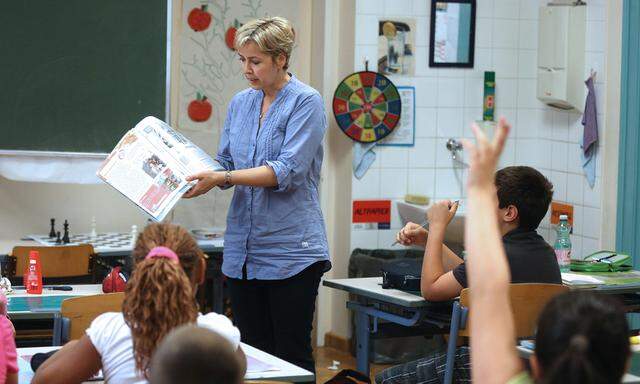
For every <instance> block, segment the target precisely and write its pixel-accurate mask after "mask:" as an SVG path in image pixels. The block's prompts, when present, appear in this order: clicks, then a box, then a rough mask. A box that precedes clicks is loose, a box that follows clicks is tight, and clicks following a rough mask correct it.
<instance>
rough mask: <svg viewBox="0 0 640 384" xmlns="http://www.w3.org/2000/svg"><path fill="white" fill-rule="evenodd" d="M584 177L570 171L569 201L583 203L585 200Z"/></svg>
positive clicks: (568, 180) (568, 179)
mask: <svg viewBox="0 0 640 384" xmlns="http://www.w3.org/2000/svg"><path fill="white" fill-rule="evenodd" d="M582 179H583V177H582V176H580V175H575V174H572V173H570V174H569V175H567V202H568V203H571V204H574V205H575V204H577V205H582V202H583V196H582V194H583V192H582V191H583V184H582Z"/></svg>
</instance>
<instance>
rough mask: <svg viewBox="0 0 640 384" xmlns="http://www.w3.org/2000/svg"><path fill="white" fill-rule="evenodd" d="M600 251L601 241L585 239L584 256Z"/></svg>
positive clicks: (583, 240) (583, 245) (583, 241)
mask: <svg viewBox="0 0 640 384" xmlns="http://www.w3.org/2000/svg"><path fill="white" fill-rule="evenodd" d="M599 250H600V240H598V239H592V238H590V237H584V238H583V239H582V254H583V257H584V256H588V255H590V254H592V253H594V252H596V251H599Z"/></svg>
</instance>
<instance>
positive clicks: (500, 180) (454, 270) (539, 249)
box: [376, 166, 562, 384]
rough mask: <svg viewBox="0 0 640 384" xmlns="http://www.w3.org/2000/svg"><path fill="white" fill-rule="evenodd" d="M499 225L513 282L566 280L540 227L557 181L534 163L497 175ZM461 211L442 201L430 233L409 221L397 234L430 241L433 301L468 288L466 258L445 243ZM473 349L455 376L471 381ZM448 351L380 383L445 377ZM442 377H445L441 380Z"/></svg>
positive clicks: (427, 290)
mask: <svg viewBox="0 0 640 384" xmlns="http://www.w3.org/2000/svg"><path fill="white" fill-rule="evenodd" d="M495 184H496V190H497V194H498V207H496V209H497V210H498V218H499V226H500V231H501V234H502V240H503V242H504V247H505V252H506V254H507V259H508V261H509V267H510V270H511V281H512V282H513V283H552V284H562V278H561V276H560V269H559V268H558V262H557V261H556V256H555V253H554V251H553V248H551V246H550V245H549V244H547V242H546V241H545V240H544V239H543V238H542V236H540V235H538V233H537V232H536V229H537V228H538V225H539V224H540V222H541V221H542V219H543V218H544V216H545V214H546V213H547V210H548V209H549V204H550V203H551V198H552V196H553V185H552V184H551V183H550V182H549V180H547V178H546V177H544V175H542V174H541V173H540V172H538V171H537V170H535V169H534V168H531V167H525V166H514V167H506V168H503V169H501V170H499V171H498V172H496V176H495ZM457 209H458V204H457V203H452V202H450V201H442V202H438V203H436V204H434V205H433V206H432V207H431V208H430V209H429V210H428V212H427V219H428V220H429V231H428V232H427V231H426V230H425V229H424V228H422V227H421V226H419V225H418V224H414V223H408V224H407V225H406V226H405V227H404V228H403V229H402V230H401V231H400V232H399V233H398V236H397V240H398V242H399V243H401V244H403V245H426V247H425V253H424V259H423V262H422V277H421V282H420V285H421V286H420V288H421V291H422V296H423V297H424V298H425V299H427V300H430V301H442V300H450V299H452V298H455V297H457V296H458V295H459V294H460V291H462V289H463V288H466V287H467V274H466V266H465V264H464V261H463V260H462V259H461V258H460V257H459V256H458V255H456V254H455V253H454V252H453V251H451V250H450V249H449V248H448V247H447V246H446V245H444V243H443V241H444V233H445V231H446V228H447V225H448V224H449V222H450V221H451V219H452V218H453V216H454V215H455V213H456V210H457ZM468 354H469V351H468V348H458V352H457V354H456V364H455V365H456V369H455V374H454V377H455V378H457V379H458V380H465V379H468V380H471V371H470V369H466V368H465V367H468V366H469V361H468ZM444 361H445V354H444V353H436V354H434V355H433V356H430V357H429V358H425V359H421V360H418V361H414V362H411V363H407V364H403V365H400V366H396V367H392V368H389V369H387V370H385V371H383V372H381V373H380V374H378V375H377V376H376V382H377V383H378V384H392V383H413V382H422V381H425V380H429V379H431V380H433V379H435V377H436V376H437V377H439V378H440V379H442V378H443V376H444ZM440 381H441V380H440Z"/></svg>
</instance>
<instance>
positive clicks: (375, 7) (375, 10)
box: [356, 0, 384, 41]
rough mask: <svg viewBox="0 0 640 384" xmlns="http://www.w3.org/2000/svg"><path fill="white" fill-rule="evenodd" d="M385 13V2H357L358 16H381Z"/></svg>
mask: <svg viewBox="0 0 640 384" xmlns="http://www.w3.org/2000/svg"><path fill="white" fill-rule="evenodd" d="M383 13H384V0H357V1H356V14H357V15H358V16H360V15H381V14H383ZM356 41H357V40H356Z"/></svg>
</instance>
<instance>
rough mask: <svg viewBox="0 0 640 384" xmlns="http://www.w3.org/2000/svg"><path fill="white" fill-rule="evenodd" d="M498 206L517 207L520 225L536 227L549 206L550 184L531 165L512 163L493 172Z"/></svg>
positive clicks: (524, 227) (528, 228)
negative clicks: (512, 164) (514, 164)
mask: <svg viewBox="0 0 640 384" xmlns="http://www.w3.org/2000/svg"><path fill="white" fill-rule="evenodd" d="M495 184H496V189H497V192H498V203H499V206H500V208H506V207H508V206H509V205H513V206H515V207H516V208H518V220H519V225H518V227H519V228H523V229H527V230H535V229H536V228H538V225H539V224H540V222H541V221H542V219H543V218H544V215H545V214H546V213H547V209H549V204H551V198H552V197H553V184H551V182H550V181H549V180H548V179H547V178H546V177H544V175H543V174H542V173H540V172H538V171H537V170H535V169H534V168H531V167H526V166H513V167H506V168H502V169H501V170H499V171H498V172H496V177H495Z"/></svg>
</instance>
